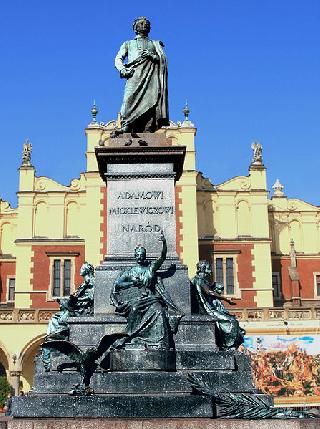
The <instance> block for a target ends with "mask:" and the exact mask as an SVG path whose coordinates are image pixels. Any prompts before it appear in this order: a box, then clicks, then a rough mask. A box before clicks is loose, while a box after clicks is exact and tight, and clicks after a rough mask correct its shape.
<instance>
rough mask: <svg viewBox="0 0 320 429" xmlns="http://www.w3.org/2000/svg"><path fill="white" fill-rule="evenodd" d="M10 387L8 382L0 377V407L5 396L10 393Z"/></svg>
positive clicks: (4, 400)
mask: <svg viewBox="0 0 320 429" xmlns="http://www.w3.org/2000/svg"><path fill="white" fill-rule="evenodd" d="M12 390H13V389H12V386H11V384H10V383H9V382H8V380H7V378H6V377H4V376H2V377H0V407H1V408H2V407H3V406H4V403H5V402H6V399H7V396H8V394H9V393H12Z"/></svg>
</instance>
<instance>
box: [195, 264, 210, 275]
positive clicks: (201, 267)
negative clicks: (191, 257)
mask: <svg viewBox="0 0 320 429" xmlns="http://www.w3.org/2000/svg"><path fill="white" fill-rule="evenodd" d="M200 273H203V274H207V275H211V267H210V264H209V262H208V261H199V262H198V263H197V274H200Z"/></svg>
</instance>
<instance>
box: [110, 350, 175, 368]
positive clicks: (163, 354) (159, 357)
mask: <svg viewBox="0 0 320 429" xmlns="http://www.w3.org/2000/svg"><path fill="white" fill-rule="evenodd" d="M175 369H176V353H175V351H172V350H144V349H127V348H125V349H123V350H114V351H112V352H111V353H110V370H111V371H175Z"/></svg>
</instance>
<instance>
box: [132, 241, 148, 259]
mask: <svg viewBox="0 0 320 429" xmlns="http://www.w3.org/2000/svg"><path fill="white" fill-rule="evenodd" d="M134 257H135V258H136V261H137V262H138V264H143V263H144V262H145V260H146V258H147V251H146V249H145V248H144V247H143V246H141V245H140V244H139V246H137V247H136V248H135V249H134Z"/></svg>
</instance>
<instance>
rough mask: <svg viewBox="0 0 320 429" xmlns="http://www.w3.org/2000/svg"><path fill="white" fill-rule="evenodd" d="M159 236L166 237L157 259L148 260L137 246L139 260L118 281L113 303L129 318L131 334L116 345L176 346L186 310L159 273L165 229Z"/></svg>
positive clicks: (165, 347)
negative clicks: (179, 328)
mask: <svg viewBox="0 0 320 429" xmlns="http://www.w3.org/2000/svg"><path fill="white" fill-rule="evenodd" d="M159 240H160V241H162V252H161V256H160V257H159V258H158V259H157V260H156V261H155V262H152V263H150V262H149V261H147V259H146V249H145V248H144V247H142V246H137V247H136V248H135V251H134V255H135V259H136V262H137V264H136V265H135V266H134V267H132V268H129V269H128V270H126V271H124V272H123V273H122V274H121V275H120V276H119V277H118V278H117V280H116V281H115V284H114V287H113V291H112V293H111V303H112V305H114V306H115V307H116V309H115V311H116V313H117V314H119V315H122V316H124V317H126V319H127V326H126V334H127V337H125V338H123V339H122V340H120V341H119V342H118V343H117V344H115V345H114V346H115V347H116V348H121V347H127V346H130V345H131V346H134V347H138V348H144V349H148V348H149V349H166V350H170V349H173V348H174V341H173V334H174V333H175V332H176V330H177V328H178V323H179V320H180V319H181V317H182V316H183V314H182V313H181V312H180V311H179V309H178V308H177V307H176V305H175V304H174V303H173V302H172V300H171V298H170V296H169V294H168V293H167V292H166V291H165V289H164V286H163V284H162V281H161V279H160V278H158V276H157V270H159V268H160V267H161V265H162V264H163V262H164V261H165V259H166V254H167V244H166V239H165V237H164V235H163V234H162V233H161V235H160V238H159ZM170 313H171V314H170Z"/></svg>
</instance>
